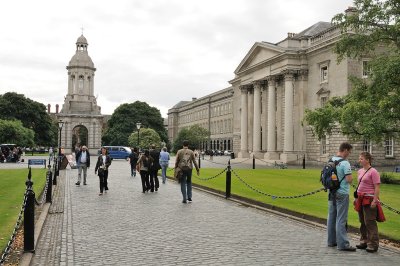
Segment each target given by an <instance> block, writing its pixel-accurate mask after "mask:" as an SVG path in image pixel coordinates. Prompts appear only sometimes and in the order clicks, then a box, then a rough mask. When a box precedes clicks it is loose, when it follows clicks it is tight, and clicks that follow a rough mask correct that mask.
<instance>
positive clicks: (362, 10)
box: [305, 0, 400, 142]
mask: <svg viewBox="0 0 400 266" xmlns="http://www.w3.org/2000/svg"><path fill="white" fill-rule="evenodd" d="M354 5H355V8H354V9H353V10H351V11H352V12H350V13H348V14H338V15H336V16H335V17H334V18H333V20H332V21H333V23H335V24H336V25H337V26H338V27H339V28H340V29H341V31H342V36H341V39H340V40H339V41H338V42H337V43H336V46H335V52H336V53H337V56H338V61H339V62H340V61H341V60H343V59H344V58H346V57H350V58H360V57H363V56H365V57H368V58H370V59H371V60H370V61H369V62H368V67H369V78H368V79H361V78H359V77H350V81H351V84H352V89H351V91H350V92H349V94H348V95H345V96H343V97H339V98H333V99H331V100H330V101H329V102H328V104H327V105H326V106H325V107H323V108H318V109H315V110H306V115H305V121H307V122H308V124H309V125H311V127H312V128H313V130H314V133H315V134H316V135H317V137H318V138H319V139H320V138H321V137H322V136H324V135H325V134H330V133H331V132H332V130H333V128H334V127H335V126H338V127H340V129H341V131H342V132H343V133H344V134H345V135H348V136H349V137H351V138H353V139H364V138H365V139H370V140H374V141H377V142H379V141H382V139H383V138H384V137H385V136H394V137H398V136H399V130H400V127H399V121H400V20H399V15H400V2H399V1H398V0H387V1H377V0H355V1H354Z"/></svg>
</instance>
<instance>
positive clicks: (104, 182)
mask: <svg viewBox="0 0 400 266" xmlns="http://www.w3.org/2000/svg"><path fill="white" fill-rule="evenodd" d="M107 179H108V170H106V171H104V175H102V176H101V175H99V180H100V193H103V190H108V183H107Z"/></svg>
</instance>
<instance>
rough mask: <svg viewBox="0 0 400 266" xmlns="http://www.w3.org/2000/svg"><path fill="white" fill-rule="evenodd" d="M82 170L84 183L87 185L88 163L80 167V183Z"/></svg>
mask: <svg viewBox="0 0 400 266" xmlns="http://www.w3.org/2000/svg"><path fill="white" fill-rule="evenodd" d="M82 170H83V183H84V184H86V177H87V165H86V163H80V164H79V166H78V182H79V183H80V182H81V180H82Z"/></svg>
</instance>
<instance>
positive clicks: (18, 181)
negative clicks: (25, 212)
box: [0, 168, 46, 253]
mask: <svg viewBox="0 0 400 266" xmlns="http://www.w3.org/2000/svg"><path fill="white" fill-rule="evenodd" d="M28 172H29V171H28V169H2V170H0V202H1V204H0V253H2V252H3V250H4V248H5V247H6V245H7V243H8V241H9V239H10V236H11V234H12V232H13V229H14V225H15V222H16V221H17V218H18V215H19V212H20V209H21V205H22V201H23V198H24V193H25V187H26V185H25V181H26V180H27V176H28ZM32 182H33V191H34V192H35V193H36V198H37V199H38V197H39V195H38V194H40V192H41V191H42V189H43V187H44V185H45V182H46V169H43V168H32ZM38 200H40V199H38Z"/></svg>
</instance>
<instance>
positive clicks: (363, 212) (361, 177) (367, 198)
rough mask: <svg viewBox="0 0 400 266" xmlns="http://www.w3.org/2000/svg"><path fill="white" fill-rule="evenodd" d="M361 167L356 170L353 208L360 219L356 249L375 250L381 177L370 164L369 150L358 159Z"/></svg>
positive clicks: (377, 240)
mask: <svg viewBox="0 0 400 266" xmlns="http://www.w3.org/2000/svg"><path fill="white" fill-rule="evenodd" d="M358 161H359V163H360V165H361V166H362V168H361V169H360V170H358V186H357V190H356V193H357V198H356V206H355V209H356V211H358V217H359V220H360V223H361V225H360V233H361V238H360V244H358V245H356V247H357V248H358V249H365V250H366V251H367V252H376V251H378V247H379V234H378V225H377V223H376V217H377V216H378V208H379V207H381V206H380V204H379V192H380V183H381V177H380V175H379V173H378V171H377V170H376V169H375V168H374V167H372V166H371V163H372V156H371V154H370V153H369V152H362V153H361V154H360V156H359V159H358Z"/></svg>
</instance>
